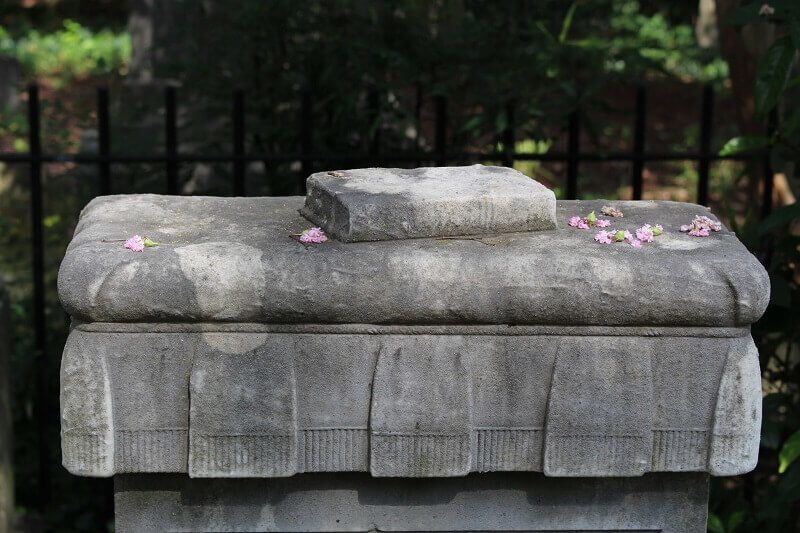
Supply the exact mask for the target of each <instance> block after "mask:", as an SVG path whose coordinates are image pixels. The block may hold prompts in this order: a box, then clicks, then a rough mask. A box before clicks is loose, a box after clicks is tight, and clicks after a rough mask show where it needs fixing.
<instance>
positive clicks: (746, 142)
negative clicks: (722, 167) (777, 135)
mask: <svg viewBox="0 0 800 533" xmlns="http://www.w3.org/2000/svg"><path fill="white" fill-rule="evenodd" d="M770 146H772V139H770V138H769V137H764V136H756V135H747V136H743V137H734V138H733V139H730V140H728V142H726V143H725V146H723V147H722V149H721V150H720V151H719V155H721V156H729V155H741V154H747V153H752V152H760V151H761V150H763V149H765V148H769V147H770Z"/></svg>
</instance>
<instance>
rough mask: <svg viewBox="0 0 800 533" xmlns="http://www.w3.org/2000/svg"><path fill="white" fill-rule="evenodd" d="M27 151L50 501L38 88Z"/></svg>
mask: <svg viewBox="0 0 800 533" xmlns="http://www.w3.org/2000/svg"><path fill="white" fill-rule="evenodd" d="M28 146H29V148H28V150H29V157H30V171H29V172H30V189H31V233H32V241H33V331H34V348H35V350H36V355H35V362H36V404H37V405H36V411H37V424H38V427H37V430H38V438H39V442H38V447H39V449H38V454H39V457H38V459H39V478H38V482H39V498H40V499H41V500H42V502H43V503H46V502H48V501H49V500H50V441H49V439H48V429H49V427H50V423H51V417H50V394H49V392H48V390H49V389H48V381H47V375H48V357H47V324H46V322H45V293H44V289H45V287H44V227H43V225H42V217H43V216H44V210H43V207H42V203H43V199H42V194H43V193H42V139H41V123H40V108H39V88H38V87H37V86H35V85H31V86H30V87H28Z"/></svg>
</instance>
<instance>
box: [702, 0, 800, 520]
mask: <svg viewBox="0 0 800 533" xmlns="http://www.w3.org/2000/svg"><path fill="white" fill-rule="evenodd" d="M764 5H765V4H764V3H763V2H760V1H758V2H749V3H747V4H745V5H743V6H741V7H740V8H738V9H737V10H735V11H734V12H733V14H732V15H731V16H730V17H729V19H728V23H730V24H734V25H743V24H750V23H754V24H772V25H774V29H775V34H776V39H775V42H774V43H773V44H772V46H770V48H769V50H768V52H767V54H766V55H765V57H764V58H763V59H762V61H761V63H760V65H759V68H758V70H757V74H756V79H755V80H754V82H755V100H756V102H755V106H756V110H757V114H758V115H759V116H760V117H762V118H763V117H765V116H766V115H768V114H770V112H773V111H774V112H775V113H776V114H777V115H778V118H779V121H778V123H779V128H778V130H777V131H776V132H775V134H774V135H773V136H772V137H771V138H768V137H737V138H734V139H731V140H730V141H728V143H727V144H726V145H725V147H724V148H723V150H722V153H723V154H736V153H742V152H758V151H763V150H769V151H770V156H771V160H772V165H773V167H775V168H776V170H779V171H784V172H785V173H787V175H788V176H789V177H790V179H792V180H796V179H797V177H798V175H800V174H798V173H799V172H800V148H798V144H797V139H798V138H800V111H799V110H798V109H797V106H794V105H791V102H793V101H794V100H795V99H796V95H794V94H792V91H793V90H794V89H795V88H796V87H797V85H798V84H797V78H795V79H794V80H792V78H791V75H792V70H793V69H794V68H795V65H796V59H797V53H798V50H800V34H798V28H800V3H797V2H796V1H794V0H791V1H787V0H777V1H774V2H769V7H771V8H772V9H771V10H770V9H769V8H765V7H763V6H764ZM799 220H800V204H798V203H795V204H792V205H789V206H784V207H781V208H780V209H777V210H775V211H774V212H773V213H772V214H771V215H770V216H768V217H767V218H765V219H764V220H763V221H761V222H756V221H755V217H753V216H751V217H748V220H747V221H746V222H745V224H744V225H743V226H742V227H740V228H738V233H739V235H740V237H741V238H742V240H743V241H744V242H745V244H747V245H748V247H749V248H750V249H751V250H752V251H753V252H754V253H755V254H757V255H759V256H760V258H761V259H762V262H763V263H764V264H765V266H766V268H767V271H768V272H769V275H770V283H771V289H772V290H771V298H770V304H769V307H768V308H767V311H766V313H765V314H764V316H763V317H762V319H761V320H760V321H759V322H758V323H756V324H755V325H754V326H753V335H754V337H755V338H756V340H757V341H758V344H759V352H760V357H761V369H762V375H763V378H764V383H765V384H766V388H767V392H768V394H767V395H766V396H765V397H764V403H763V423H762V430H761V433H762V434H761V452H760V456H759V465H758V467H757V468H756V470H755V471H754V472H752V473H750V474H748V475H747V476H743V477H742V479H741V480H740V482H739V483H737V484H728V485H727V486H725V485H724V484H722V483H719V482H715V483H714V484H713V485H712V510H713V511H714V512H715V514H714V515H711V516H713V518H711V516H710V517H709V530H711V531H719V532H723V533H729V532H730V531H732V528H731V526H729V525H726V526H725V527H722V526H723V523H724V520H723V518H724V517H725V516H727V517H728V524H730V523H731V521H733V520H734V518H735V522H734V523H735V526H736V528H737V530H739V531H758V532H759V533H770V532H776V533H777V532H783V531H793V530H797V528H800V522H798V516H800V512H798V511H800V461H797V458H798V457H799V456H800V337H798V335H797V324H798V317H800V287H798V279H800V267H798V265H800V236H798V221H799Z"/></svg>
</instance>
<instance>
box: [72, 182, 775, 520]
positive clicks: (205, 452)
mask: <svg viewBox="0 0 800 533" xmlns="http://www.w3.org/2000/svg"><path fill="white" fill-rule="evenodd" d="M308 190H309V195H308V197H307V198H305V199H304V198H210V197H196V198H187V197H166V196H156V195H135V196H111V197H105V198H99V199H96V200H94V201H93V202H92V203H91V204H90V205H89V206H88V207H87V208H86V209H85V210H84V212H83V214H82V217H81V221H80V222H79V224H78V227H77V230H76V234H75V237H74V239H73V241H72V243H71V244H70V246H69V248H68V250H67V255H66V257H65V258H64V261H63V262H62V264H61V270H60V272H59V294H60V297H61V300H62V302H63V304H64V306H65V307H66V309H67V310H68V312H69V313H70V315H71V316H72V317H73V319H74V322H73V323H74V328H73V330H72V332H71V334H70V337H69V339H68V341H67V344H66V347H65V350H64V355H63V358H62V365H61V411H62V417H61V428H62V451H63V464H64V466H65V467H66V468H67V469H68V470H69V471H70V472H72V473H74V474H77V475H86V476H118V477H117V484H116V486H117V517H118V524H117V527H118V529H119V530H120V531H138V530H199V531H203V530H206V531H230V530H236V531H246V530H276V531H287V530H289V531H320V530H322V531H368V530H371V529H373V530H394V531H431V530H434V531H496V530H500V531H503V530H513V531H545V530H546V531H575V530H583V531H613V530H625V531H637V530H646V531H659V530H663V531H676V532H677V531H702V530H703V529H704V527H705V502H706V497H707V489H706V487H707V477H706V476H707V475H708V474H710V475H715V476H727V475H736V474H740V473H744V472H747V471H749V470H751V469H752V468H753V467H754V466H755V464H756V462H757V459H758V444H759V442H758V441H759V430H760V425H761V382H760V372H759V368H758V352H757V350H756V347H755V345H754V343H753V340H752V338H751V336H750V324H752V323H753V322H754V321H755V320H757V319H758V318H759V317H760V316H761V314H762V313H763V311H764V309H765V307H766V305H767V300H768V296H769V278H768V276H767V273H766V272H765V271H764V269H763V268H762V267H761V265H760V264H759V263H758V261H757V260H756V259H755V258H754V257H753V256H752V255H751V254H750V253H749V252H748V251H747V250H746V249H745V248H744V246H743V245H742V244H741V243H740V242H739V241H738V240H737V239H736V237H735V235H733V234H732V233H731V232H729V231H727V230H725V229H724V228H723V229H722V230H721V231H719V232H714V233H713V235H711V236H709V237H706V238H696V237H691V236H688V235H686V234H685V233H682V232H681V231H680V227H681V225H683V224H688V223H689V222H691V221H692V219H693V217H695V216H697V215H702V216H708V215H709V214H710V213H709V211H708V210H707V209H706V208H704V207H701V206H694V205H689V204H680V203H675V202H614V203H613V204H614V207H615V208H616V209H618V210H621V211H622V212H624V215H625V217H624V219H615V220H614V221H613V225H614V226H615V229H620V230H623V229H627V230H629V231H632V232H633V231H635V229H636V228H639V227H642V226H643V225H644V224H646V223H649V224H653V225H655V224H660V225H663V227H664V232H663V234H662V235H660V236H659V237H658V238H657V239H656V240H655V241H654V242H651V243H647V244H646V246H643V247H641V248H639V249H637V248H634V247H632V246H628V244H625V243H619V244H615V245H603V244H598V243H597V242H595V240H594V238H593V237H594V232H589V231H584V230H580V229H577V228H573V227H570V226H568V224H567V221H568V220H569V219H570V218H571V217H573V216H575V215H586V214H587V213H589V212H590V211H592V210H594V211H595V212H596V213H599V212H600V211H601V207H602V206H603V204H604V202H599V201H589V202H580V201H566V202H556V201H555V197H554V196H553V194H552V193H551V192H550V191H548V190H546V189H544V188H543V187H541V186H540V185H538V184H535V183H533V182H531V181H530V180H529V179H528V178H526V177H524V176H522V175H521V174H519V173H516V172H514V171H513V170H510V169H503V168H499V169H498V168H486V167H481V166H474V167H454V168H437V169H417V170H412V171H408V170H398V169H394V170H391V169H390V170H386V169H377V170H376V169H362V170H357V171H335V172H330V173H322V174H318V175H315V176H312V177H311V178H310V179H309V182H308ZM301 209H302V215H301V213H300V211H301ZM310 221H314V223H316V224H319V225H321V226H322V227H323V228H324V229H325V230H326V231H327V232H328V233H329V235H330V236H331V237H332V238H331V239H330V240H328V241H327V242H323V243H319V244H304V243H302V242H298V240H296V239H294V238H292V237H293V236H295V237H296V236H297V234H299V233H300V232H301V231H303V230H304V229H306V228H308V227H309V226H310V225H311V222H310ZM135 233H138V234H140V235H146V236H148V237H150V238H151V239H153V240H154V241H156V242H159V243H160V245H159V246H157V247H154V248H147V249H145V250H144V251H143V252H140V253H137V252H133V251H131V250H127V249H125V248H123V246H122V244H121V242H122V240H124V239H125V238H127V237H129V236H130V235H132V234H135ZM463 233H468V235H464V234H463ZM337 520H338V522H337Z"/></svg>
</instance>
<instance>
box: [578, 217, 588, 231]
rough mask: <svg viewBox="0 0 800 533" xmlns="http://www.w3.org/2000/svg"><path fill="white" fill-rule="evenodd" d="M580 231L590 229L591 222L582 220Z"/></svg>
mask: <svg viewBox="0 0 800 533" xmlns="http://www.w3.org/2000/svg"><path fill="white" fill-rule="evenodd" d="M578 229H589V221H587V220H586V219H585V218H582V219H581V220H580V222H578Z"/></svg>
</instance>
